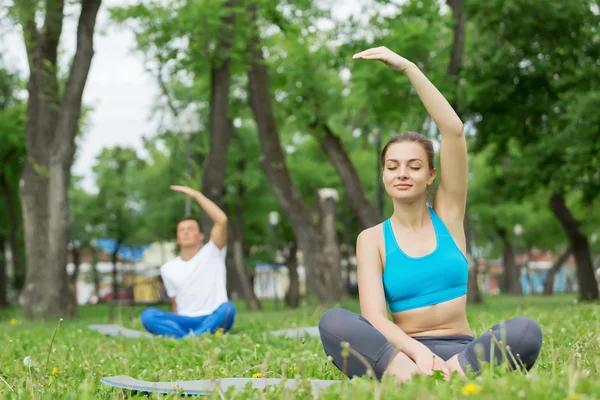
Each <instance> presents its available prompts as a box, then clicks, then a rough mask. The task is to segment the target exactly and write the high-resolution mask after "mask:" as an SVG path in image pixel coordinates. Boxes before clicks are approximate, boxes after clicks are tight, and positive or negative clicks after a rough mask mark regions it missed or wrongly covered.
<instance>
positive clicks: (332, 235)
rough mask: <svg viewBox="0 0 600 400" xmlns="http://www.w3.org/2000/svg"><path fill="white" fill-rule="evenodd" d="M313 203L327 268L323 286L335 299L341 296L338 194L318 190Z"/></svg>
mask: <svg viewBox="0 0 600 400" xmlns="http://www.w3.org/2000/svg"><path fill="white" fill-rule="evenodd" d="M315 200H316V201H315V203H316V204H317V209H318V211H319V223H320V228H321V229H320V230H321V235H322V236H321V237H322V238H323V244H322V246H323V254H324V256H325V260H326V263H327V264H328V268H327V270H326V271H325V274H323V276H322V279H324V281H322V283H323V285H324V286H325V287H327V288H328V289H329V290H331V291H333V292H334V293H335V296H336V297H337V298H341V297H342V295H343V288H342V286H343V284H342V273H341V259H340V246H339V243H338V237H337V223H336V222H337V218H336V217H337V215H336V214H337V203H338V192H337V190H335V189H320V190H319V191H318V192H317V195H316V199H315Z"/></svg>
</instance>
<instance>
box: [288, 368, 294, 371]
mask: <svg viewBox="0 0 600 400" xmlns="http://www.w3.org/2000/svg"><path fill="white" fill-rule="evenodd" d="M288 370H289V371H295V370H296V367H289V368H288Z"/></svg>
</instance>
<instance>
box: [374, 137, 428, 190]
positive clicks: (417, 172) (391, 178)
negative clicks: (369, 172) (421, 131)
mask: <svg viewBox="0 0 600 400" xmlns="http://www.w3.org/2000/svg"><path fill="white" fill-rule="evenodd" d="M435 175H436V171H435V169H434V170H430V169H429V163H428V160H427V152H426V151H425V149H424V148H423V146H422V145H421V144H420V143H417V142H398V143H393V144H391V145H390V146H389V147H388V148H387V151H386V153H385V158H384V163H383V184H384V187H385V190H386V192H387V194H388V195H390V197H392V198H393V199H397V200H409V199H416V198H419V197H422V196H425V193H426V191H427V187H428V186H429V185H431V184H432V183H433V181H434V180H435Z"/></svg>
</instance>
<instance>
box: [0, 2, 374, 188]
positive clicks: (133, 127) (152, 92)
mask: <svg viewBox="0 0 600 400" xmlns="http://www.w3.org/2000/svg"><path fill="white" fill-rule="evenodd" d="M322 1H323V3H333V4H335V6H334V12H335V14H334V17H335V18H336V19H337V18H340V19H344V18H346V17H347V16H348V15H349V14H350V13H354V12H356V11H358V10H359V9H360V5H361V4H363V3H364V2H365V0H333V1H332V0H322ZM139 2H140V1H139V0H104V1H103V2H102V7H101V9H100V12H99V14H98V24H97V28H98V29H97V31H96V35H95V37H94V48H95V54H94V58H93V60H92V66H91V69H90V72H89V76H88V81H87V84H86V88H85V91H84V94H83V102H84V104H85V105H88V106H92V107H93V108H94V110H93V111H92V113H91V115H89V117H88V128H87V130H86V131H85V136H84V137H83V138H82V140H81V141H80V142H79V147H78V150H77V152H78V153H77V156H76V160H75V163H74V165H73V173H74V174H77V175H82V176H84V177H85V179H84V187H85V188H86V189H87V190H93V188H94V182H93V177H92V170H91V168H92V165H93V164H94V161H95V158H96V155H97V154H99V152H100V151H101V150H102V148H103V147H110V146H115V145H117V144H121V145H130V146H134V147H135V148H138V149H139V148H141V143H142V141H141V138H142V136H144V135H153V134H154V133H156V130H157V126H158V123H157V121H156V120H153V119H152V115H151V107H152V105H153V102H154V101H155V99H156V96H157V95H158V93H159V90H158V87H157V85H156V83H155V81H154V80H153V78H152V76H151V75H150V74H148V73H146V72H145V71H144V66H143V60H142V57H141V55H140V54H139V53H137V52H136V51H135V49H136V43H135V39H134V37H133V34H132V33H131V32H130V31H129V30H128V29H127V28H126V27H121V26H118V25H116V24H114V23H112V22H110V21H109V19H108V11H107V9H108V7H113V6H120V5H128V4H137V3H139ZM67 11H72V15H71V16H70V17H69V18H67V19H66V20H65V25H64V28H63V34H62V36H61V49H62V50H63V52H64V58H63V62H64V61H66V60H68V59H69V58H70V57H72V54H73V51H74V48H75V29H76V17H77V16H78V8H77V7H69V8H68V9H67ZM0 51H1V52H2V55H3V60H4V62H5V63H6V64H8V65H9V66H10V67H12V68H13V69H18V70H19V71H21V74H22V76H23V77H24V78H26V77H27V74H28V73H29V71H28V67H27V59H26V54H25V48H24V45H23V38H22V36H21V33H20V31H19V30H17V29H13V30H10V31H8V32H7V31H6V27H3V30H2V35H0ZM67 57H68V58H67ZM63 65H64V64H63Z"/></svg>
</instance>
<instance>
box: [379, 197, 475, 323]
mask: <svg viewBox="0 0 600 400" xmlns="http://www.w3.org/2000/svg"><path fill="white" fill-rule="evenodd" d="M428 208H429V215H430V216H431V220H432V222H433V229H434V230H435V237H436V248H435V250H433V252H431V253H429V254H427V255H425V256H423V257H410V256H408V255H406V253H404V252H403V251H402V249H400V246H398V242H396V237H395V236H394V231H393V230H392V224H391V221H390V219H387V220H385V221H384V223H383V236H384V239H385V268H384V269H383V287H384V291H385V299H386V301H387V303H388V306H389V308H390V310H391V311H392V312H399V311H406V310H412V309H414V308H420V307H425V306H430V305H434V304H439V303H442V302H444V301H448V300H452V299H455V298H457V297H460V296H462V295H464V294H465V293H467V279H468V277H469V272H468V261H467V259H466V257H465V256H464V254H463V253H462V251H460V249H459V248H458V246H457V245H456V242H455V241H454V239H453V238H452V236H450V233H449V232H448V229H447V228H446V225H444V223H443V222H442V220H441V219H440V218H439V217H438V216H437V214H436V213H435V211H434V210H433V208H431V207H429V206H428Z"/></svg>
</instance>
